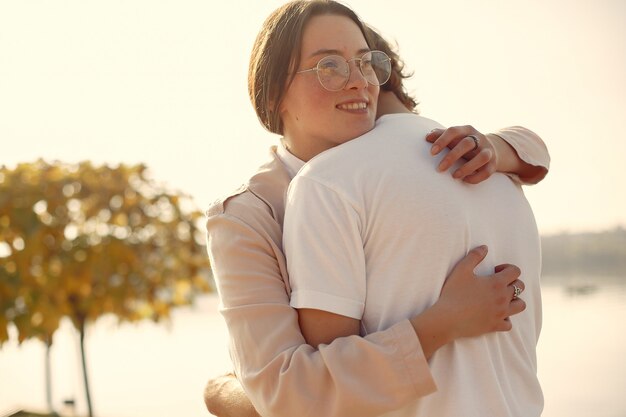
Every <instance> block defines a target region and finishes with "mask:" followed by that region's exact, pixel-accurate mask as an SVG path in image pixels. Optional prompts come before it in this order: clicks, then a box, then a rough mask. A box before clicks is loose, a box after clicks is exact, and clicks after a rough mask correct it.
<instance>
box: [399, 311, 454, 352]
mask: <svg viewBox="0 0 626 417" xmlns="http://www.w3.org/2000/svg"><path fill="white" fill-rule="evenodd" d="M455 321H456V320H454V319H453V318H452V317H451V315H450V314H448V313H447V312H446V311H445V310H444V309H442V308H441V305H440V303H435V304H434V305H433V306H432V307H430V308H429V309H427V310H425V311H424V312H422V313H421V314H419V315H417V316H415V317H413V318H412V319H411V320H410V322H411V325H412V326H413V330H415V334H417V338H418V339H419V341H420V345H421V346H422V350H423V351H424V356H426V359H430V357H431V356H432V355H433V354H434V353H435V352H436V351H437V350H438V349H440V348H441V347H443V346H445V345H447V344H448V343H450V342H452V341H453V340H454V339H456V338H457V336H455V330H454V329H455V324H456V323H455Z"/></svg>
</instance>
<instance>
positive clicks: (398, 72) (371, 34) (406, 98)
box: [365, 25, 418, 113]
mask: <svg viewBox="0 0 626 417" xmlns="http://www.w3.org/2000/svg"><path fill="white" fill-rule="evenodd" d="M365 30H366V31H367V35H368V39H369V41H370V42H371V43H370V46H371V47H372V49H377V50H379V51H383V52H384V53H386V54H387V56H389V58H391V76H390V77H389V81H387V82H386V83H385V84H383V85H381V86H380V88H381V89H382V90H385V91H391V92H392V93H394V94H395V95H396V97H398V100H400V101H401V102H402V104H404V107H406V108H407V109H409V110H410V111H412V112H415V113H417V110H416V107H417V104H418V103H417V101H415V98H414V97H412V96H411V95H410V94H409V93H408V92H407V90H406V88H405V87H404V79H406V78H409V77H411V76H412V75H413V73H406V72H405V71H404V62H403V61H402V59H400V55H398V52H397V46H392V45H391V44H390V43H389V42H387V40H386V39H385V38H383V36H382V35H381V34H380V33H378V31H376V29H374V28H373V27H371V26H369V25H365Z"/></svg>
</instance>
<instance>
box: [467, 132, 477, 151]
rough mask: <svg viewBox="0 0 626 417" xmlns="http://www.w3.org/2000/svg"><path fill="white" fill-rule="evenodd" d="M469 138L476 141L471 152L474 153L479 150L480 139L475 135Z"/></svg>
mask: <svg viewBox="0 0 626 417" xmlns="http://www.w3.org/2000/svg"><path fill="white" fill-rule="evenodd" d="M467 137H468V138H472V140H473V141H474V149H472V150H471V151H470V152H474V151H475V150H476V149H478V138H477V137H476V136H475V135H467Z"/></svg>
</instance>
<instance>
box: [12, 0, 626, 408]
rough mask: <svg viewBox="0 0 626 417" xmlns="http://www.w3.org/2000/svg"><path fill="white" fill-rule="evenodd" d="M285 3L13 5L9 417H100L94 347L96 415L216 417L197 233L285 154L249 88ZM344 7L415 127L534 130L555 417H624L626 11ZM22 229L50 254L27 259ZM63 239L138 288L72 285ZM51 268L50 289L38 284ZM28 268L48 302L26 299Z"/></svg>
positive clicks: (223, 367)
mask: <svg viewBox="0 0 626 417" xmlns="http://www.w3.org/2000/svg"><path fill="white" fill-rule="evenodd" d="M282 3H283V2H282V1H272V0H264V1H260V2H257V1H252V0H244V1H241V2H232V3H228V2H218V3H215V2H213V3H210V2H206V1H188V0H184V1H176V2H175V1H171V0H161V1H158V2H152V1H147V0H131V1H120V0H113V1H107V2H102V1H92V0H87V1H77V0H75V1H72V0H65V1H59V2H43V1H31V0H22V1H17V0H2V1H1V2H0V145H1V147H0V166H3V168H2V173H1V174H0V206H2V204H5V206H4V207H5V208H7V207H9V206H10V207H11V209H12V210H13V211H12V212H11V213H14V214H13V215H12V216H13V217H11V218H10V219H9V217H10V216H9V214H7V213H9V212H8V211H7V213H5V214H4V216H5V220H3V214H2V213H0V270H3V271H4V272H2V273H3V274H4V275H0V279H1V280H3V281H4V282H0V297H2V298H0V306H2V310H0V314H1V313H2V312H4V318H3V319H0V327H2V329H0V341H2V340H5V342H4V344H2V345H1V346H0V416H3V415H4V414H9V413H10V412H11V411H12V410H17V409H21V408H27V409H34V410H39V411H46V410H47V408H48V404H49V403H50V402H51V403H52V405H53V407H54V408H55V409H56V410H57V411H60V412H63V413H65V414H67V415H72V413H76V414H78V415H85V414H86V413H87V408H88V407H87V401H86V398H85V389H84V374H83V370H82V369H83V366H82V363H81V358H82V357H83V356H82V354H81V345H82V346H83V348H84V350H85V353H86V355H85V357H86V358H87V366H86V369H87V370H88V374H89V375H88V376H89V384H90V391H91V400H92V406H93V412H94V414H96V415H98V416H103V417H126V416H128V417H131V416H147V415H150V416H172V415H181V416H182V415H184V416H203V415H208V413H207V412H206V410H205V408H204V404H203V403H202V389H203V386H204V383H205V381H206V380H207V379H208V378H209V377H210V376H213V375H216V374H217V373H220V372H225V371H227V370H229V368H230V365H229V359H228V354H227V350H226V337H225V330H224V326H223V324H222V322H221V318H220V317H219V315H218V314H217V313H216V310H217V305H218V300H217V298H216V296H215V295H214V294H212V293H210V292H209V293H206V291H210V289H211V281H210V272H209V271H208V265H207V264H206V261H203V260H202V259H203V257H202V256H201V254H202V251H203V250H204V248H203V247H202V239H203V238H202V227H203V226H202V218H201V211H202V210H204V209H205V208H206V207H207V206H208V205H209V204H210V203H211V202H212V201H214V200H215V199H217V198H218V197H220V196H222V195H224V194H225V193H227V192H229V191H231V190H233V189H235V188H237V187H238V186H239V185H240V184H241V183H243V182H244V181H245V180H246V179H247V178H248V176H249V175H250V174H251V173H252V172H254V170H255V168H256V167H257V166H258V165H259V164H260V163H262V162H263V161H264V160H265V158H266V156H267V148H268V147H269V146H271V145H272V144H274V143H275V142H276V141H277V139H278V138H277V137H275V136H274V135H272V134H269V133H267V132H266V131H264V130H263V129H262V128H261V126H260V124H259V122H258V121H257V119H256V116H255V113H254V111H253V109H252V107H251V105H250V103H249V100H248V96H247V84H246V74H247V62H248V58H249V53H250V50H251V47H252V42H253V41H254V38H255V36H256V33H257V31H258V30H259V28H260V26H261V24H262V22H263V20H264V19H265V17H266V16H267V15H268V14H269V13H270V12H271V11H272V10H274V9H275V8H276V7H277V6H279V5H281V4H282ZM346 3H347V4H348V5H350V6H351V7H353V8H354V10H355V11H356V12H357V13H358V14H359V15H360V16H361V17H362V18H363V19H364V20H365V21H366V22H368V23H370V24H371V25H373V26H374V27H376V28H377V29H379V30H380V31H381V32H382V33H383V34H384V35H385V36H386V37H388V38H389V39H391V40H395V41H396V42H397V43H398V45H399V51H400V54H401V56H402V57H403V58H404V60H405V62H406V65H407V68H408V69H409V70H411V71H413V72H414V76H413V77H412V78H411V79H410V80H408V81H407V85H408V87H409V89H410V90H411V91H412V92H413V93H414V94H415V96H416V97H417V99H418V101H419V102H420V105H419V110H420V113H421V114H423V115H424V116H426V117H429V118H433V119H435V120H437V121H439V122H441V123H442V124H444V125H448V126H451V125H459V124H472V125H473V126H474V127H476V128H477V129H478V130H480V131H482V132H488V131H490V130H495V129H497V128H500V127H505V126H511V125H522V126H525V127H527V128H530V129H531V130H533V131H535V132H536V133H538V134H539V135H540V136H541V137H542V138H543V139H544V141H545V142H546V143H547V145H548V148H549V150H550V153H551V155H552V165H551V168H550V173H549V174H548V176H547V178H546V179H545V180H544V181H543V182H542V183H540V184H539V185H537V186H533V187H526V189H525V192H526V195H527V197H528V199H529V201H530V203H531V205H532V206H533V209H534V211H535V216H536V219H537V223H538V225H539V229H540V232H541V234H542V237H543V248H544V328H543V333H542V336H541V339H540V342H539V374H540V378H541V380H542V383H543V387H544V391H545V398H546V409H545V413H544V415H546V416H566V415H567V416H570V417H571V416H588V415H594V416H607V417H608V416H615V417H617V416H624V415H626V398H624V396H623V392H626V362H625V360H624V356H625V355H624V353H625V352H626V333H625V332H624V331H623V329H624V326H623V322H624V320H625V319H626V272H625V271H626V231H625V230H624V227H625V226H626V192H625V188H624V186H623V184H622V183H621V181H622V180H623V179H624V174H623V171H622V170H623V160H624V156H625V155H626V141H624V140H623V139H622V136H623V133H622V131H621V129H620V128H621V127H622V126H623V125H624V122H625V121H626V2H624V1H622V0H598V1H594V2H590V1H583V0H569V1H565V0H553V1H539V0H526V1H517V0H512V1H506V2H496V1H494V0H475V1H471V2H467V1H461V0H442V1H439V2H406V1H399V0H389V1H386V2H382V3H381V2H380V1H369V0H351V1H348V2H346ZM40 158H41V159H43V160H44V161H45V162H44V161H40V162H36V161H38V160H39V159H40ZM54 161H60V162H59V163H54ZM81 161H90V164H82V165H79V163H80V162H81ZM104 164H106V165H107V166H108V167H109V168H106V169H105V168H104V167H103V165H104ZM145 167H147V169H145ZM85 176H87V177H89V178H91V180H90V181H86V180H85V182H83V179H84V178H86V177H85ZM77 184H78V185H77ZM90 195H99V196H100V197H101V198H100V199H93V198H89V196H90ZM41 201H43V202H44V203H40V202H41ZM59 206H61V207H67V210H66V209H63V208H61V209H58V207H59ZM25 207H26V209H25ZM31 208H32V210H31ZM138 208H141V213H146V217H145V218H144V217H141V216H139V215H135V216H133V215H132V213H133V210H135V211H136V212H137V213H139V211H137V210H138ZM57 209H58V210H57ZM7 210H8V209H7ZM59 210H60V211H59ZM151 212H152V213H153V214H152V215H150V213H151ZM163 212H165V213H167V214H166V215H161V214H159V213H163ZM15 213H21V214H20V215H19V216H17V215H15ZM29 216H30V217H29ZM50 216H51V217H50ZM125 216H126V217H125ZM163 216H165V217H163ZM6 219H9V220H6ZM16 219H18V220H16ZM54 219H56V220H54ZM81 219H82V220H81ZM85 219H94V220H93V221H91V223H89V222H87V223H89V224H87V225H82V226H81V224H82V223H81V221H84V220H85ZM30 221H34V222H37V221H39V222H43V224H45V225H46V228H47V229H46V230H47V232H46V233H47V234H42V235H41V236H40V235H37V234H36V232H34V231H31V230H30V229H29V228H28V225H29V224H30V223H29V222H30ZM55 222H56V223H55ZM83 223H84V222H83ZM15 225H22V226H23V228H24V230H25V231H24V233H25V234H27V233H31V232H32V234H31V235H29V236H30V238H31V239H33V240H34V241H38V242H40V243H41V245H40V246H32V245H27V244H25V242H26V243H28V241H27V240H26V241H25V240H22V241H21V242H20V240H16V239H17V238H16V237H15V236H13V235H10V233H14V234H15V230H17V229H15V228H14V226H15ZM68 225H69V226H71V227H70V228H69V230H70V232H67V230H68V229H67V227H66V226H68ZM168 225H174V226H172V227H169V226H168ZM9 226H11V227H9ZM61 226H63V228H61ZM55 227H56V229H55ZM11 230H13V232H11ZM59 230H60V232H59ZM55 233H56V234H55ZM59 233H60V234H59ZM68 233H69V236H68ZM47 235H51V236H52V237H53V240H50V239H49V238H46V236H47ZM55 237H56V240H55ZM69 238H71V239H70V240H72V241H73V242H75V244H74V246H72V247H71V248H70V249H71V250H70V249H68V250H65V249H67V248H65V249H64V250H65V252H67V253H68V254H69V255H68V256H71V259H73V261H72V262H74V261H76V262H83V263H85V262H86V264H87V265H90V267H91V268H94V269H96V270H100V271H108V272H102V273H103V274H105V273H106V274H109V275H107V277H117V276H126V275H128V276H131V275H133V274H135V275H133V276H136V278H137V279H136V282H135V281H132V280H130V281H129V282H131V284H132V283H133V282H134V284H133V285H121V284H120V282H121V281H120V279H119V278H110V279H108V281H107V285H105V286H103V287H102V288H99V289H87V288H86V287H85V286H81V285H75V284H74V283H68V282H65V281H63V280H62V276H64V274H63V272H64V271H65V270H64V269H63V268H64V267H65V266H66V265H67V264H68V261H66V260H64V259H63V258H62V257H60V255H59V254H58V253H57V252H55V249H54V248H55V247H56V246H55V244H56V243H59V242H60V241H62V240H64V239H65V240H68V239H69ZM46 239H48V240H46ZM55 242H56V243H55ZM115 242H117V243H116V244H119V242H126V243H128V245H121V244H120V247H119V248H117V249H116V250H117V252H116V253H118V255H119V260H118V261H117V262H116V263H115V268H113V269H111V270H107V269H104V270H103V269H102V260H101V259H100V258H98V256H99V255H98V251H97V250H96V249H95V248H97V247H105V246H106V245H111V244H113V243H115ZM103 245H104V246H103ZM181 247H184V248H186V249H185V250H184V251H183V252H182V253H181V252H180V251H181V250H182V249H180V248H181ZM88 249H89V250H88ZM91 249H94V251H93V253H92V252H91V251H90V250H91ZM65 252H64V253H65ZM81 259H82V261H81ZM47 260H52V264H53V265H58V267H57V268H56V276H57V278H56V281H55V280H54V279H53V278H50V277H48V276H47V275H46V274H43V273H42V272H41V271H40V270H38V269H37V267H36V266H37V265H38V262H39V264H41V263H43V262H47ZM168 260H170V261H168ZM20 262H24V264H20ZM98 262H100V263H98ZM159 262H163V264H160V263H159ZM168 262H169V263H168ZM172 262H179V263H180V264H173V263H172ZM20 265H22V268H21V270H22V271H24V268H27V269H28V274H26V273H25V274H24V276H26V275H28V277H29V278H28V279H29V280H30V281H28V283H29V284H28V285H30V286H31V287H32V288H38V289H40V290H41V293H40V295H39V296H37V297H34V296H31V297H30V298H28V297H25V296H24V294H23V292H24V291H25V288H26V286H27V283H26V281H24V282H21V284H20V282H17V281H15V277H16V276H17V275H18V272H17V271H19V270H20ZM33 265H34V266H35V268H34V269H33ZM119 265H123V267H120V266H119ZM138 265H150V266H151V268H153V269H155V270H159V271H162V270H168V271H181V268H183V269H182V270H184V271H185V273H178V274H177V273H176V272H171V273H168V274H156V275H155V274H154V273H153V274H152V275H150V271H145V270H141V268H139V267H137V266H138ZM116 268H117V269H116ZM120 268H121V269H120ZM133 268H135V269H133ZM53 270H55V269H54V268H53ZM81 273H82V274H83V275H85V274H87V272H84V271H83V272H81ZM125 274H126V275H125ZM53 275H54V274H53ZM83 275H81V274H79V276H83ZM157 275H158V277H156V276H157ZM11 280H13V281H11ZM79 281H80V280H79ZM72 282H74V281H72ZM124 282H126V281H124ZM146 282H149V283H151V285H146V284H145V283H146ZM66 287H67V288H66ZM51 288H52V290H51ZM50 291H52V294H55V295H54V296H49V294H51V292H50ZM111 294H114V295H111ZM55 297H57V298H58V300H57V298H55ZM81 297H82V298H81ZM85 297H86V298H85ZM89 297H91V298H89ZM103 297H104V300H105V301H102V300H103ZM107 297H108V298H107ZM79 299H80V300H82V299H88V300H91V301H90V302H89V303H88V304H89V305H84V304H81V303H80V302H78V300H79ZM16 300H18V301H17V303H16ZM55 300H56V301H55ZM59 300H61V301H59ZM101 301H102V302H101ZM33 306H34V307H33ZM57 306H61V307H58V308H57ZM27 311H30V312H31V313H32V314H30V315H29V314H26V312H27ZM33 311H34V313H33ZM35 313H39V315H37V314H35ZM118 318H121V319H123V320H124V323H122V324H118ZM8 322H11V323H12V324H9V325H8V326H7V323H8ZM81 323H82V324H81ZM5 328H6V329H8V330H7V332H6V334H5V336H4V337H3V336H2V333H3V332H4V329H5ZM51 330H56V331H51ZM81 330H82V331H81ZM81 334H82V335H83V336H84V339H82V340H83V342H84V343H82V344H81ZM20 341H22V343H20ZM46 346H49V348H46ZM46 358H48V359H46ZM46 369H48V371H47V372H46ZM46 375H49V377H48V379H49V382H50V383H49V384H46V378H47V377H46ZM46 386H50V387H51V390H48V393H47V391H46ZM50 391H51V392H50Z"/></svg>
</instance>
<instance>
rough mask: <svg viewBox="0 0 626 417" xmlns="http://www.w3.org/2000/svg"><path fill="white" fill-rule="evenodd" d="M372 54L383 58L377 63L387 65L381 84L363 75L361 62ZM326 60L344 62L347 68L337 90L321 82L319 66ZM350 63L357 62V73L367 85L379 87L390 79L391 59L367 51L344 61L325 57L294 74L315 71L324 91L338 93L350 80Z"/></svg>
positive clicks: (384, 54)
mask: <svg viewBox="0 0 626 417" xmlns="http://www.w3.org/2000/svg"><path fill="white" fill-rule="evenodd" d="M373 54H382V55H383V57H381V59H380V60H379V61H378V62H385V63H386V64H387V66H388V71H387V78H385V80H383V81H382V82H381V81H380V80H379V79H378V77H375V79H376V82H374V81H373V80H370V78H369V77H368V76H367V75H365V73H364V72H363V67H362V65H363V62H364V60H365V57H366V56H367V55H373ZM328 58H338V59H339V62H345V63H346V66H347V68H348V71H347V74H346V75H345V77H344V82H343V84H342V85H341V86H340V87H338V88H329V87H328V86H327V85H325V84H324V81H323V80H322V76H321V75H320V73H321V71H324V69H323V68H321V65H322V63H323V62H324V60H327V59H328ZM352 61H358V62H359V72H360V73H361V75H362V76H363V78H365V80H366V81H367V82H368V83H369V84H372V85H377V86H381V85H383V84H385V83H386V82H387V81H389V78H391V58H389V56H388V55H387V54H386V53H384V52H383V51H367V52H366V53H364V54H363V55H361V57H360V58H352V59H345V58H344V57H342V56H341V55H326V56H325V57H323V58H321V59H320V60H319V61H317V64H316V65H315V66H314V67H313V68H308V69H304V70H300V71H296V74H303V73H305V72H312V71H315V72H316V73H317V80H318V81H319V83H320V85H321V86H322V87H323V88H324V89H325V90H328V91H339V90H342V89H343V88H344V87H345V86H346V85H347V84H348V81H349V80H350V75H351V74H352V69H351V68H350V62H352ZM371 61H372V60H370V62H371ZM374 75H376V71H375V70H374Z"/></svg>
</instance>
